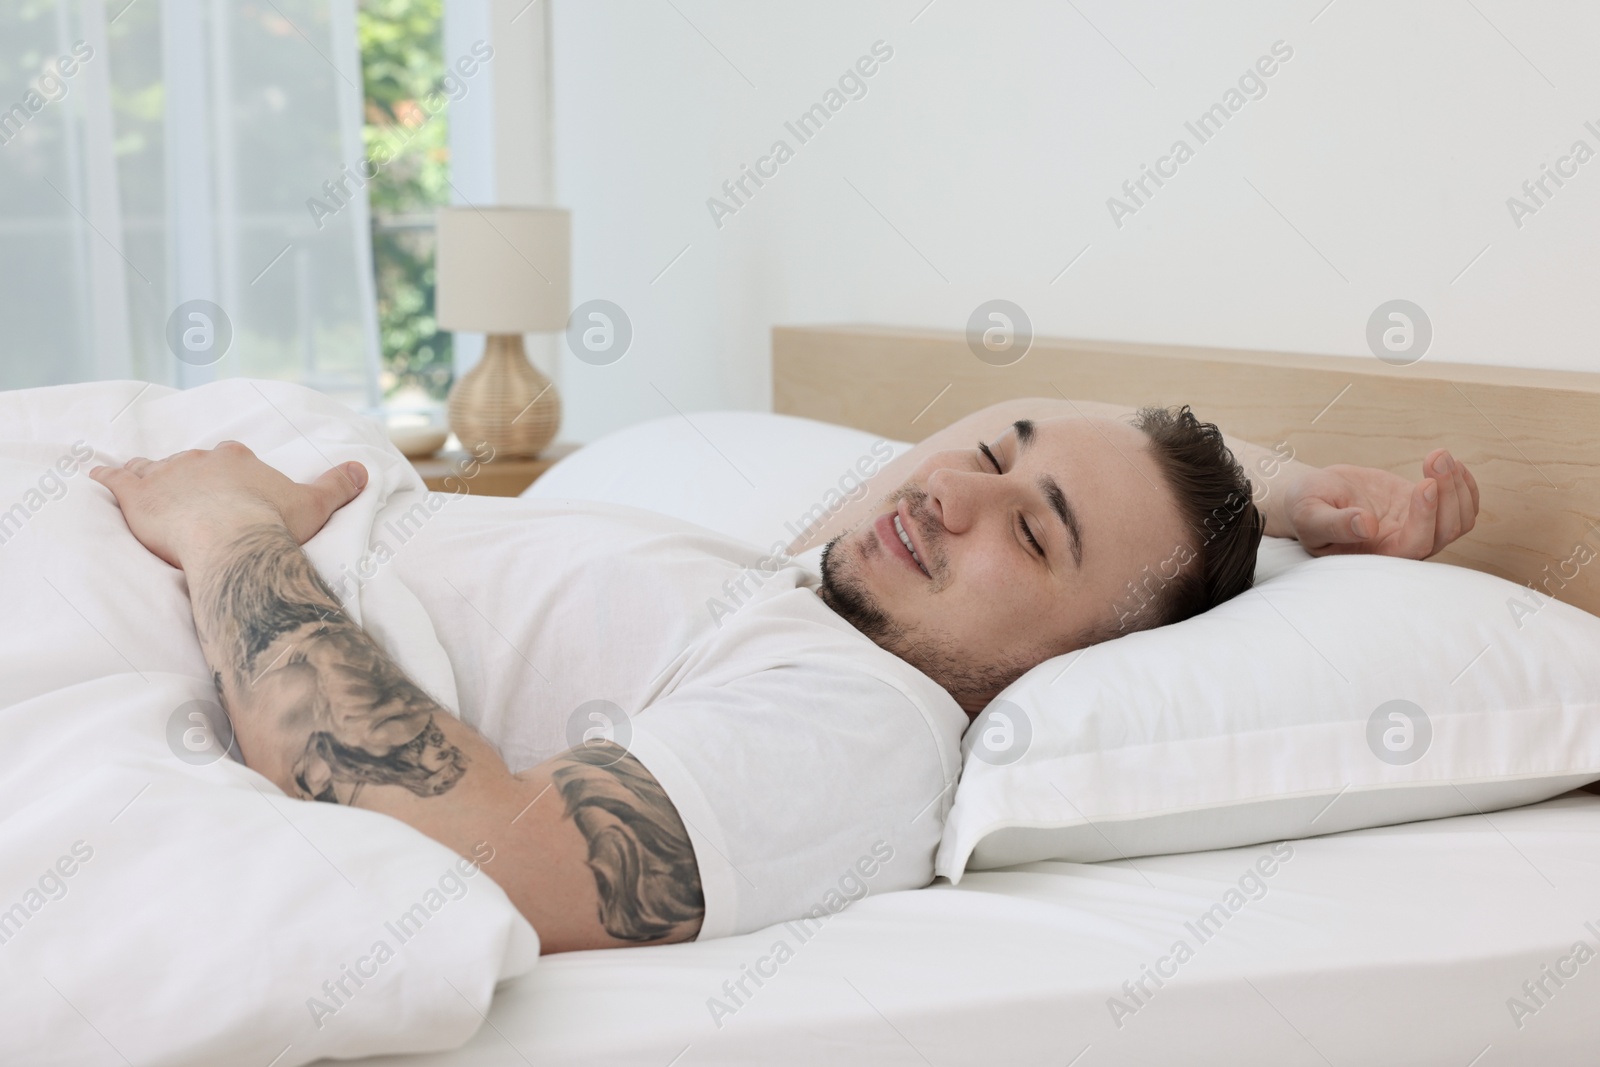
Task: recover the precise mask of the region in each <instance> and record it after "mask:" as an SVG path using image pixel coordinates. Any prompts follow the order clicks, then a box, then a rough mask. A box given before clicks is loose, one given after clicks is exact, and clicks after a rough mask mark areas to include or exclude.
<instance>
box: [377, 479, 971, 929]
mask: <svg viewBox="0 0 1600 1067" xmlns="http://www.w3.org/2000/svg"><path fill="white" fill-rule="evenodd" d="M389 547H390V549H391V550H392V551H393V553H394V556H393V559H392V560H391V561H390V562H389V563H388V564H387V566H388V567H392V568H394V572H395V573H396V575H397V576H398V577H399V578H400V579H401V580H402V581H403V582H404V583H405V584H406V586H408V587H409V588H410V589H411V590H412V591H413V592H414V593H415V594H416V595H417V596H418V597H419V598H420V599H421V600H422V602H423V605H424V607H425V608H426V609H427V611H428V614H429V616H430V617H431V618H432V620H433V623H434V629H435V631H436V633H437V635H438V637H439V640H440V642H441V644H443V646H444V648H445V651H446V653H447V654H448V656H449V659H450V663H451V666H452V668H453V669H454V672H455V678H456V686H457V692H458V696H459V699H460V705H461V707H460V713H461V718H462V719H463V720H464V721H466V722H467V723H469V724H471V725H472V726H474V727H476V728H477V729H478V730H479V731H481V732H482V733H483V734H484V735H485V736H486V737H488V738H489V739H490V741H491V742H493V743H494V744H495V745H496V746H497V747H498V748H499V750H500V752H501V754H502V755H503V756H504V757H505V759H506V761H507V763H508V764H509V765H510V766H511V768H512V770H514V771H516V770H521V769H523V768H525V767H529V766H532V765H533V764H536V763H539V762H541V761H543V760H545V759H548V758H550V757H551V756H554V755H557V754H559V753H561V752H563V751H565V750H566V749H568V748H570V747H572V746H574V745H576V744H578V743H580V742H581V741H582V740H583V738H584V734H585V732H586V731H590V730H597V729H600V730H604V729H607V728H609V733H607V734H605V736H611V737H612V738H613V739H614V740H616V741H618V742H619V743H624V744H626V747H627V748H628V749H629V751H630V752H631V753H632V754H633V755H634V756H635V757H636V758H637V759H638V760H639V761H640V762H641V763H642V764H644V766H645V767H646V768H647V769H648V770H649V771H650V773H651V774H652V775H653V776H654V777H655V779H656V780H657V781H658V782H659V783H660V784H661V786H662V788H663V789H665V791H666V793H667V796H668V797H669V798H670V799H671V800H672V803H673V804H674V805H675V806H676V808H677V810H678V814H679V816H680V817H681V818H682V819H683V821H684V824H685V825H686V826H687V827H688V829H689V834H690V838H691V840H692V842H693V844H694V850H695V857H696V859H697V861H698V863H699V868H700V879H701V885H702V888H703V890H704V893H705V906H706V911H705V921H704V924H703V926H702V929H701V934H700V936H701V937H703V938H709V937H719V936H726V935H729V934H735V933H743V932H746V931H750V930H756V929H760V928H761V927H763V926H768V925H770V924H772V923H775V922H781V921H784V920H787V919H794V918H797V917H799V916H802V915H806V914H811V913H814V910H815V909H816V908H818V907H819V906H820V907H822V908H824V909H826V912H827V913H831V912H833V911H837V910H839V907H842V906H843V903H842V902H844V901H845V900H846V899H847V898H848V899H857V898H859V896H861V895H863V894H864V893H865V892H873V893H877V892H885V891H888V890H893V889H906V888H913V887H918V886H923V885H926V884H927V883H928V882H929V881H930V880H931V879H932V877H933V857H934V852H935V849H936V848H937V845H938V842H939V835H940V830H941V827H942V826H943V822H944V817H945V815H946V813H947V812H948V810H949V807H950V802H951V799H952V795H953V793H954V784H955V780H956V777H957V774H958V772H959V768H960V741H961V734H962V731H963V730H965V729H966V726H967V717H966V715H965V714H964V713H963V712H962V711H961V709H960V708H959V707H958V706H957V704H956V703H955V701H954V700H953V699H951V697H950V696H949V695H948V694H947V693H945V691H944V690H943V689H941V688H940V687H939V686H938V685H937V684H936V683H934V682H933V680H932V679H930V678H928V677H927V676H926V675H924V674H923V673H922V672H920V671H918V670H917V669H915V668H914V667H912V666H911V665H910V664H908V663H906V662H905V661H904V660H901V659H900V658H899V657H897V656H894V655H892V654H891V653H889V652H885V651H884V650H883V649H881V648H879V647H878V646H877V645H875V644H873V643H872V642H871V641H870V640H868V639H867V638H866V637H864V636H862V635H861V633H860V632H858V631H857V630H856V629H855V628H853V627H852V626H850V625H849V624H848V623H846V622H845V621H844V620H843V619H841V618H839V617H838V616H837V615H835V614H834V613H833V612H832V611H830V610H829V609H828V608H827V607H826V606H825V605H824V604H823V603H822V601H821V600H820V599H819V598H818V597H817V594H816V593H815V591H814V590H815V588H816V585H817V576H816V574H815V573H814V572H812V571H808V570H806V569H805V568H804V567H802V566H800V565H796V564H795V563H792V562H791V563H789V564H788V565H782V566H780V565H779V564H780V563H782V561H781V560H774V559H773V558H772V557H770V556H768V555H767V554H766V553H764V552H763V551H762V550H760V549H758V548H755V547H754V546H750V545H745V544H741V543H739V542H737V541H733V540H729V539H727V538H724V537H721V536H719V535H717V534H715V533H712V532H711V531H708V530H704V529H701V528H699V527H696V526H692V525H689V524H687V523H684V522H680V521H678V520H676V519H670V518H667V517H665V516H662V515H658V514H656V513H654V512H648V511H640V510H637V509H633V508H624V507H618V506H615V505H604V504H592V503H577V502H564V501H548V500H518V501H506V500H494V501H488V500H483V499H480V498H475V497H466V498H462V499H457V500H453V501H451V502H450V504H449V505H448V506H447V507H445V508H443V509H442V510H440V511H439V512H438V513H437V514H434V515H432V516H431V517H429V518H428V520H427V521H426V523H425V524H423V526H422V528H421V529H420V530H418V531H414V532H411V535H410V540H408V541H406V542H405V543H404V544H403V545H394V544H391V545H390V546H389ZM807 558H808V559H809V560H811V561H814V560H815V559H816V553H810V554H808V556H807ZM596 702H608V703H596ZM615 709H620V710H621V712H622V713H623V716H621V717H619V716H617V714H616V711H615ZM617 718H621V719H622V721H621V722H620V723H617V724H612V723H611V722H610V721H609V720H612V719H617ZM630 735H631V736H630ZM891 853H892V858H888V859H887V860H886V855H888V854H891Z"/></svg>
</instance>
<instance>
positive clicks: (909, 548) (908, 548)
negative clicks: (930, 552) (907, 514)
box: [894, 513, 933, 578]
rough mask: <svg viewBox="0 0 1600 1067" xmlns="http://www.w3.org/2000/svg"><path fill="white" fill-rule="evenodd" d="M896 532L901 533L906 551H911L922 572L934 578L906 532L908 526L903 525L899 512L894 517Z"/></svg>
mask: <svg viewBox="0 0 1600 1067" xmlns="http://www.w3.org/2000/svg"><path fill="white" fill-rule="evenodd" d="M894 532H895V533H897V534H899V535H900V543H901V544H902V545H905V546H906V551H907V552H909V553H911V558H912V559H913V560H914V561H915V562H916V564H917V566H918V567H921V568H922V573H923V574H926V575H928V577H930V578H932V577H933V575H932V574H930V573H929V572H928V566H927V564H925V563H923V562H922V557H921V556H919V555H917V549H916V546H915V545H913V544H912V543H911V535H910V534H908V533H906V528H905V527H904V526H903V525H901V523H900V515H899V513H896V514H895V517H894Z"/></svg>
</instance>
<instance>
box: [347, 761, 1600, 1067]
mask: <svg viewBox="0 0 1600 1067" xmlns="http://www.w3.org/2000/svg"><path fill="white" fill-rule="evenodd" d="M1292 847H1293V850H1294V854H1293V857H1292V858H1291V859H1290V860H1288V861H1287V862H1285V863H1283V864H1282V865H1281V866H1279V867H1277V869H1276V871H1275V873H1274V874H1273V875H1272V876H1271V877H1270V878H1266V879H1263V881H1264V883H1265V885H1266V886H1267V890H1266V893H1265V895H1264V896H1261V897H1260V899H1256V900H1251V901H1249V902H1248V903H1246V904H1245V905H1244V906H1242V907H1241V908H1240V909H1239V910H1238V911H1237V912H1236V913H1234V914H1233V915H1232V916H1231V918H1229V919H1228V920H1227V921H1226V922H1225V923H1222V924H1221V926H1220V930H1218V931H1216V932H1215V933H1213V934H1212V935H1211V937H1210V939H1209V940H1207V941H1205V942H1204V943H1200V941H1199V940H1198V938H1196V937H1195V935H1194V933H1193V932H1191V931H1190V930H1189V929H1188V928H1187V927H1186V926H1185V924H1186V923H1190V924H1192V923H1195V922H1196V921H1197V919H1198V918H1199V916H1200V915H1201V914H1202V913H1203V912H1205V911H1206V910H1207V909H1208V908H1210V907H1211V906H1212V905H1213V904H1215V903H1218V902H1219V901H1221V900H1222V899H1223V897H1224V895H1225V893H1226V891H1227V889H1228V888H1229V887H1230V886H1232V885H1235V884H1236V883H1237V880H1238V879H1239V877H1240V876H1241V875H1242V874H1243V873H1244V872H1245V871H1246V870H1248V869H1250V868H1251V867H1252V865H1253V864H1254V863H1255V862H1256V860H1257V859H1258V858H1259V857H1260V856H1262V855H1264V854H1270V851H1271V850H1270V848H1269V847H1256V848H1245V849H1235V850H1230V851H1221V852H1206V853H1192V854H1188V855H1179V856H1164V857H1152V858H1146V859H1139V860H1135V861H1132V862H1125V861H1118V862H1112V863H1106V864H1095V865H1081V864H1071V863H1060V862H1049V863H1037V864H1030V865H1027V866H1024V867H1019V868H1011V869H1007V870H1002V871H989V872H975V873H972V874H969V875H968V876H967V877H966V879H964V880H963V882H962V884H961V885H960V886H950V885H948V884H944V883H940V884H937V885H935V886H934V887H933V888H930V889H925V890H920V891H914V892H905V893H892V894H885V895H882V896H877V897H868V898H866V899H864V900H862V901H861V902H859V903H857V904H855V905H854V906H852V907H851V908H849V909H848V910H846V911H844V912H842V913H840V914H839V915H837V916H834V917H833V918H832V919H830V920H829V922H828V923H827V925H825V926H824V927H823V928H822V929H821V930H819V931H817V932H816V933H815V935H814V936H813V937H812V939H811V940H810V941H809V942H807V943H805V944H803V945H800V947H798V949H797V951H796V952H795V954H794V956H793V958H792V959H789V960H788V961H787V962H785V963H783V964H782V965H781V966H778V967H776V972H777V973H776V974H775V976H774V977H772V978H769V979H764V983H765V984H764V985H763V986H762V987H761V988H759V989H757V988H756V987H755V986H754V985H753V984H752V983H749V982H747V986H746V987H747V988H748V989H750V990H752V991H753V993H754V995H753V996H752V997H750V999H749V1000H747V1001H746V1002H745V1004H744V1006H743V1007H741V1008H739V1009H738V1010H737V1012H736V1013H735V1014H734V1015H733V1016H731V1017H724V1018H723V1019H722V1020H721V1022H722V1025H721V1026H720V1028H719V1027H718V1026H717V1025H716V1023H714V1022H713V1020H712V1017H711V1013H710V1011H709V1009H708V1007H707V1000H708V998H710V997H712V996H721V995H722V993H721V990H720V986H721V984H722V983H723V981H724V980H727V979H737V978H738V977H739V976H740V974H741V966H751V965H753V964H754V963H755V961H756V960H757V958H758V957H760V956H762V955H764V954H766V953H768V952H769V950H770V948H771V946H772V945H773V943H774V942H775V941H776V940H778V939H780V938H782V939H785V940H787V941H789V942H791V943H792V944H798V943H799V942H798V938H797V937H796V936H795V934H794V932H793V931H792V930H791V929H789V928H786V927H773V928H771V929H769V930H767V931H763V932H760V933H755V934H750V935H747V936H743V937H737V938H728V939H724V940H720V941H713V942H707V943H705V944H686V945H674V946H666V947H659V948H641V949H627V950H623V951H596V952H583V953H574V954H570V955H563V956H555V957H547V958H546V959H545V960H544V961H543V962H542V964H541V966H540V967H539V968H538V969H537V970H535V971H533V972H532V973H530V974H528V975H526V976H524V977H521V978H518V979H515V980H513V981H511V982H509V983H507V984H505V985H503V986H502V987H501V989H500V991H499V992H498V994H497V996H496V998H495V1002H494V1006H493V1008H492V1010H491V1011H490V1013H489V1017H488V1021H489V1024H490V1025H488V1026H485V1027H483V1028H482V1029H480V1030H479V1032H478V1034H477V1036H476V1037H475V1038H474V1039H473V1040H472V1041H471V1043H469V1044H468V1045H467V1046H465V1047H464V1048H462V1049H459V1050H456V1051H454V1052H450V1053H442V1054H431V1055H426V1056H420V1057H403V1058H402V1057H393V1058H381V1059H372V1060H363V1061H360V1062H361V1063H362V1064H363V1065H365V1067H380V1065H382V1067H500V1065H510V1064H522V1063H535V1064H543V1063H585V1064H654V1065H659V1067H665V1065H667V1064H669V1063H670V1064H673V1065H674V1067H693V1065H701V1064H742V1063H771V1064H815V1063H828V1064H830V1065H831V1067H847V1065H852V1064H875V1065H876V1064H902V1063H903V1064H930V1063H931V1064H940V1065H942V1064H960V1063H1004V1064H1056V1065H1063V1064H1069V1063H1070V1064H1076V1065H1077V1067H1102V1065H1113V1064H1115V1065H1121V1064H1130V1065H1131V1064H1152V1063H1183V1064H1216V1065H1219V1067H1221V1065H1228V1067H1250V1065H1256V1064H1260V1065H1272V1067H1292V1065H1296V1064H1307V1065H1311V1064H1340V1065H1343V1064H1363V1065H1365V1064H1396V1065H1399V1064H1407V1065H1412V1064H1414V1065H1424V1064H1426V1065H1440V1067H1444V1065H1449V1067H1466V1065H1467V1064H1469V1063H1470V1064H1475V1065H1477V1067H1499V1065H1504V1064H1542V1065H1562V1064H1588V1063H1594V1062H1596V1061H1597V1059H1600V1051H1597V1039H1600V958H1594V959H1589V960H1588V961H1587V962H1586V963H1583V964H1578V963H1577V962H1576V961H1573V962H1571V963H1568V964H1566V965H1565V967H1566V969H1568V970H1571V969H1573V968H1576V972H1577V973H1576V976H1575V977H1571V978H1568V979H1566V980H1565V984H1564V985H1563V986H1561V987H1557V986H1556V985H1555V984H1554V983H1553V982H1551V981H1550V980H1549V979H1545V985H1546V988H1547V989H1549V990H1550V991H1551V993H1552V994H1553V995H1551V996H1549V997H1548V998H1545V999H1544V1003H1543V1004H1542V1005H1540V1006H1537V1010H1536V1011H1533V1012H1532V1013H1518V1014H1517V1015H1514V1014H1513V1012H1512V1010H1511V1009H1510V1007H1509V1006H1508V1001H1509V999H1510V998H1513V997H1516V998H1518V999H1520V1000H1521V1001H1522V1002H1523V1003H1525V1004H1527V1005H1528V1007H1530V1008H1533V1007H1535V1004H1534V1002H1533V1001H1532V1000H1530V998H1529V997H1528V996H1527V994H1526V993H1525V992H1524V990H1523V989H1522V984H1523V983H1524V982H1525V981H1535V982H1536V981H1539V980H1540V979H1541V977H1542V969H1543V968H1545V967H1546V966H1550V967H1555V966H1556V965H1557V964H1558V961H1560V960H1561V959H1562V958H1563V957H1568V958H1570V953H1571V952H1572V949H1573V946H1574V945H1575V944H1576V943H1577V942H1580V941H1582V942H1584V943H1585V944H1586V945H1587V946H1588V947H1589V949H1590V950H1600V796H1593V795H1590V794H1587V793H1574V794H1569V795H1567V796H1565V797H1561V798H1557V799H1555V800H1552V801H1547V802H1545V803H1543V804H1539V805H1534V806H1531V807H1527V808H1521V809H1517V810H1513V811H1506V812H1499V813H1496V814H1494V815H1491V816H1487V817H1485V816H1469V817H1463V818H1455V819H1443V820H1438V821H1435V822H1425V823H1413V824H1410V825H1406V826H1397V827H1384V828H1380V829H1375V830H1363V831H1357V832H1353V833H1348V834H1341V835H1336V836H1331V837H1324V838H1316V839H1313V840H1307V841H1298V842H1293V843H1292ZM1586 923H1587V924H1591V925H1588V926H1586V925H1585V924H1586ZM1208 929H1209V928H1208ZM1179 939H1186V940H1187V941H1188V942H1189V943H1190V944H1191V947H1193V948H1194V955H1193V957H1192V958H1191V959H1189V960H1188V961H1187V962H1185V963H1183V964H1182V965H1181V966H1178V967H1176V968H1175V969H1176V972H1177V973H1176V976H1175V977H1173V978H1171V979H1169V980H1166V982H1165V985H1164V986H1162V987H1161V988H1159V989H1157V988H1156V987H1155V986H1154V984H1153V983H1152V982H1150V981H1149V980H1147V982H1146V985H1147V988H1149V989H1151V990H1153V992H1154V995H1153V996H1152V997H1150V998H1148V999H1147V1000H1145V1002H1144V1004H1143V1005H1142V1006H1140V1007H1139V1008H1138V1010H1137V1011H1136V1012H1135V1013H1134V1014H1132V1015H1129V1016H1124V1017H1123V1018H1122V1019H1121V1022H1122V1025H1121V1026H1120V1027H1119V1026H1118V1025H1117V1023H1116V1021H1115V1020H1114V1018H1113V1013H1112V1011H1111V1010H1110V1009H1109V1007H1108V1001H1109V1000H1110V998H1112V997H1114V996H1119V997H1123V998H1124V1000H1125V1002H1127V1001H1126V995H1125V994H1124V993H1123V991H1122V989H1121V986H1122V983H1123V982H1124V981H1127V980H1131V979H1138V978H1139V977H1140V975H1141V968H1142V966H1152V965H1154V964H1155V963H1156V962H1157V960H1158V959H1160V958H1161V957H1162V956H1164V955H1166V954H1167V953H1168V951H1169V949H1170V948H1171V947H1172V945H1173V943H1174V942H1175V941H1177V940H1179ZM1163 966H1164V969H1167V970H1173V969H1174V968H1173V967H1172V965H1170V964H1167V965H1163ZM767 969H769V970H771V969H773V968H771V967H768V968H767ZM1129 1003H1131V1002H1129ZM1519 1022H1520V1024H1521V1025H1520V1027H1519V1025H1518V1023H1519ZM1486 1050H1487V1051H1486ZM674 1057H677V1058H676V1059H675V1058H674ZM1075 1057H1077V1058H1076V1059H1075ZM1474 1057H1481V1058H1478V1059H1474Z"/></svg>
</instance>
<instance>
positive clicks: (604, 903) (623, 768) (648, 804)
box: [552, 742, 706, 942]
mask: <svg viewBox="0 0 1600 1067" xmlns="http://www.w3.org/2000/svg"><path fill="white" fill-rule="evenodd" d="M552 778H553V780H554V782H555V785H556V788H558V789H559V790H560V791H561V799H562V800H563V801H564V802H565V804H566V810H567V815H568V816H569V817H570V818H571V819H572V821H573V822H574V823H576V824H577V826H578V829H579V830H580V831H582V833H583V836H584V838H585V839H586V840H587V841H588V842H589V869H590V870H592V871H593V872H594V881H595V886H596V887H597V888H598V889H599V890H600V908H599V916H600V924H601V925H602V926H603V927H605V930H606V933H608V934H610V935H611V936H612V937H615V938H617V939H618V940H621V941H638V942H647V941H659V940H661V939H662V938H665V937H668V936H670V935H672V934H676V933H687V934H689V935H690V936H693V934H694V933H696V932H698V930H699V928H700V922H701V920H702V919H703V918H704V917H705V910H706V905H705V896H704V895H703V894H702V892H701V889H700V869H699V867H698V866H696V864H695V858H694V848H693V847H692V846H691V845H690V843H689V831H688V830H687V829H686V828H685V827H684V825H683V820H682V819H681V818H679V816H678V811H677V809H676V808H674V807H673V806H672V802H671V801H670V800H668V799H667V794H666V792H665V791H664V790H662V788H661V786H660V785H659V784H658V783H657V782H656V780H655V778H653V777H652V776H651V775H650V772H649V771H647V770H645V769H644V765H643V764H641V763H640V762H639V761H638V760H636V759H634V758H633V757H632V756H630V755H627V754H626V751H625V750H624V749H622V748H621V747H620V746H618V745H615V744H612V743H611V742H604V743H602V744H595V745H588V746H585V747H583V748H577V749H573V750H572V751H571V752H568V753H567V754H566V755H565V756H563V757H562V758H561V762H560V763H559V764H558V765H557V767H556V769H555V771H554V772H553V775H552Z"/></svg>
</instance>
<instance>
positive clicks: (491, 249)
mask: <svg viewBox="0 0 1600 1067" xmlns="http://www.w3.org/2000/svg"><path fill="white" fill-rule="evenodd" d="M437 226H438V231H437V232H438V245H437V251H436V253H435V256H436V259H435V264H436V268H435V269H436V279H437V282H436V289H435V292H434V316H435V318H436V319H437V321H438V323H439V328H440V329H444V330H466V331H470V332H474V333H512V334H520V333H538V332H543V331H554V330H564V329H566V327H567V315H568V313H569V311H570V310H571V309H570V308H569V307H568V306H567V305H568V300H569V295H570V285H569V278H568V261H569V259H570V254H571V253H570V247H571V241H572V220H571V216H570V215H569V214H568V213H567V212H566V211H564V210H562V209H561V208H553V207H449V208H440V209H439V213H438V219H437Z"/></svg>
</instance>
